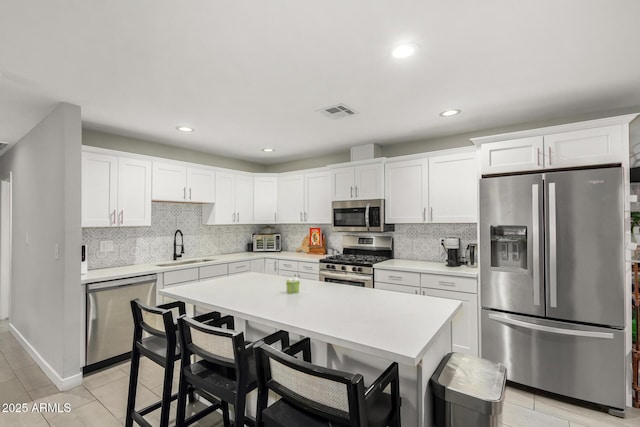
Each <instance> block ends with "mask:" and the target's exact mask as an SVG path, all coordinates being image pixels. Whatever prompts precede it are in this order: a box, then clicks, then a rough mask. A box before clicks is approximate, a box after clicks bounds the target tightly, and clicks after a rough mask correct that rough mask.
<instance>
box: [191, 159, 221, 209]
mask: <svg viewBox="0 0 640 427" xmlns="http://www.w3.org/2000/svg"><path fill="white" fill-rule="evenodd" d="M215 183H216V178H215V172H214V171H213V170H208V169H200V168H192V167H188V168H187V185H186V188H187V191H186V195H187V201H188V202H193V203H213V202H215V194H216V187H215Z"/></svg>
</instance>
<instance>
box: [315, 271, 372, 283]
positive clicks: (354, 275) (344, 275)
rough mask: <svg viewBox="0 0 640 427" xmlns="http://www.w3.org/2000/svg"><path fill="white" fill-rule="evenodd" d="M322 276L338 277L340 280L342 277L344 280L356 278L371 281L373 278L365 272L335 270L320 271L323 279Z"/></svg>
mask: <svg viewBox="0 0 640 427" xmlns="http://www.w3.org/2000/svg"><path fill="white" fill-rule="evenodd" d="M322 277H328V278H330V279H337V280H340V279H342V280H349V279H356V280H366V281H371V280H372V279H373V276H369V275H365V274H357V273H333V272H329V271H327V270H322V271H320V279H322Z"/></svg>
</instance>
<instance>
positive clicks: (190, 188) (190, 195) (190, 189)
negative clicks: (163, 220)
mask: <svg viewBox="0 0 640 427" xmlns="http://www.w3.org/2000/svg"><path fill="white" fill-rule="evenodd" d="M189 200H191V187H189Z"/></svg>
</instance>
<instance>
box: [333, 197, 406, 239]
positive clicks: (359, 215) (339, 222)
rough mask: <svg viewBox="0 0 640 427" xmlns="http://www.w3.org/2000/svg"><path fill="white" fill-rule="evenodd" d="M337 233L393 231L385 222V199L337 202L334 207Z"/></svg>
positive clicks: (334, 225)
mask: <svg viewBox="0 0 640 427" xmlns="http://www.w3.org/2000/svg"><path fill="white" fill-rule="evenodd" d="M331 207H332V218H333V219H332V224H333V229H334V230H335V231H393V230H394V226H393V224H385V222H384V199H372V200H346V201H336V202H333V203H332V205H331Z"/></svg>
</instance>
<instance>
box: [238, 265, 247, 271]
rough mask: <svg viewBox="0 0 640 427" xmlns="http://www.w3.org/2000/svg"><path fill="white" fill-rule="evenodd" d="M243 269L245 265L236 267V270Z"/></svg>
mask: <svg viewBox="0 0 640 427" xmlns="http://www.w3.org/2000/svg"><path fill="white" fill-rule="evenodd" d="M245 267H246V265H236V270H237V269H239V268H245Z"/></svg>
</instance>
